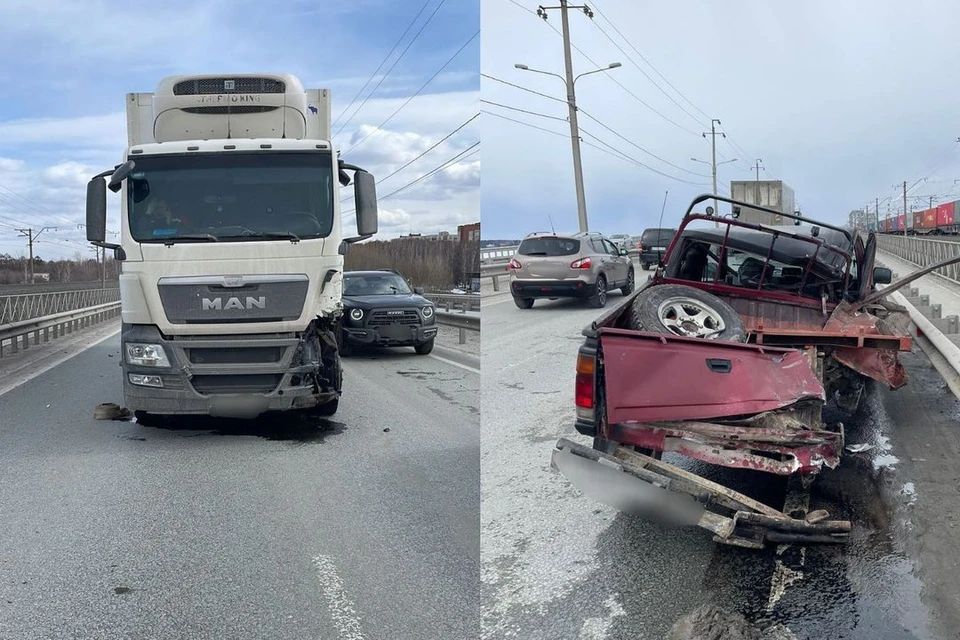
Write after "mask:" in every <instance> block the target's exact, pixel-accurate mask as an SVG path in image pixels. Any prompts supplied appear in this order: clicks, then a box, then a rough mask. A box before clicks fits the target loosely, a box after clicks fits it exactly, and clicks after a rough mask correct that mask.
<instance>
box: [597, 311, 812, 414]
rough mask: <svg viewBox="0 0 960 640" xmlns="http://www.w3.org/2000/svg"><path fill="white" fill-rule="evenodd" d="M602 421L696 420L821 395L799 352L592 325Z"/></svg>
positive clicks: (766, 408)
mask: <svg viewBox="0 0 960 640" xmlns="http://www.w3.org/2000/svg"><path fill="white" fill-rule="evenodd" d="M600 346H601V349H602V350H603V367H604V380H605V383H604V384H605V394H606V398H605V404H606V407H607V421H608V422H609V423H610V424H618V423H626V422H640V423H645V422H663V421H683V420H704V419H708V418H721V417H730V416H745V415H752V414H756V413H762V412H764V411H772V410H775V409H780V408H783V407H786V406H789V405H792V404H794V403H796V402H798V401H800V400H803V399H812V398H816V399H819V400H821V401H823V400H824V390H823V385H822V384H821V383H820V381H819V379H818V378H817V375H816V373H815V372H814V369H813V367H812V366H811V363H810V362H809V361H808V360H807V357H806V356H805V355H804V353H803V352H802V351H799V350H797V349H784V348H777V347H765V346H762V345H752V344H742V343H737V342H718V341H713V340H702V339H698V338H681V337H678V336H669V335H664V334H659V333H647V332H641V331H630V330H624V329H609V328H601V329H600Z"/></svg>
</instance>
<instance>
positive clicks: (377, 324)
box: [340, 270, 437, 356]
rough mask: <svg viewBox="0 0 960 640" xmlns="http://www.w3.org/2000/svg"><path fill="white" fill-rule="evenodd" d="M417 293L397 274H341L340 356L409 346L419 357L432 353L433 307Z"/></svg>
mask: <svg viewBox="0 0 960 640" xmlns="http://www.w3.org/2000/svg"><path fill="white" fill-rule="evenodd" d="M421 293H423V290H422V289H420V288H419V287H417V289H416V290H411V289H410V285H408V284H407V281H406V280H405V279H404V277H403V276H402V275H401V274H400V272H398V271H393V270H385V271H346V272H344V274H343V321H342V323H341V332H340V354H341V355H344V356H349V355H350V354H351V353H352V351H353V348H354V347H355V346H363V345H371V346H373V345H376V346H382V347H405V346H407V347H409V346H412V347H413V348H414V350H416V352H417V353H419V354H420V355H426V354H428V353H430V352H431V351H433V340H434V338H435V337H436V336H437V319H436V313H435V311H436V305H434V304H433V303H432V302H430V301H429V300H427V299H426V298H424V297H423V296H422V295H420V294H421Z"/></svg>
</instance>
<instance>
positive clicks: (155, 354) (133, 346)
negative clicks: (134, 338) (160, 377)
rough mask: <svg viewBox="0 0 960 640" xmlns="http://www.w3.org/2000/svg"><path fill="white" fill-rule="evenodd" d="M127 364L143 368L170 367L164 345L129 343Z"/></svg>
mask: <svg viewBox="0 0 960 640" xmlns="http://www.w3.org/2000/svg"><path fill="white" fill-rule="evenodd" d="M127 364H135V365H139V366H141V367H169V366H170V361H169V360H167V353H166V351H164V350H163V345H159V344H141V343H136V342H130V343H127Z"/></svg>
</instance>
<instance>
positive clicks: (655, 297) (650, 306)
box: [627, 284, 747, 342]
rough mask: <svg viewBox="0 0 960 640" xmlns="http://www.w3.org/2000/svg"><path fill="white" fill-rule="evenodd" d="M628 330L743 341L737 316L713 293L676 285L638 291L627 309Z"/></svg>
mask: <svg viewBox="0 0 960 640" xmlns="http://www.w3.org/2000/svg"><path fill="white" fill-rule="evenodd" d="M627 322H628V324H629V326H630V328H631V329H635V330H637V331H652V332H654V333H666V334H670V335H675V336H682V337H685V338H704V339H706V340H723V341H726V342H746V340H747V331H746V328H745V327H744V326H743V320H741V318H740V315H739V314H738V313H737V312H736V311H734V309H733V307H731V306H730V305H728V304H727V303H726V302H724V301H723V300H721V299H720V298H718V297H717V296H715V295H713V294H710V293H707V292H706V291H702V290H701V289H696V288H694V287H687V286H684V285H679V284H661V285H655V286H652V287H649V288H648V289H646V290H644V291H642V292H641V293H640V294H639V295H637V297H636V298H634V299H633V303H632V304H631V305H630V309H629V310H628V312H627Z"/></svg>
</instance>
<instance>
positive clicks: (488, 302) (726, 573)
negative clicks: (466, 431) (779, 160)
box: [481, 295, 960, 640]
mask: <svg viewBox="0 0 960 640" xmlns="http://www.w3.org/2000/svg"><path fill="white" fill-rule="evenodd" d="M618 301H619V296H617V295H613V296H611V298H610V301H609V303H608V304H610V305H614V304H617V303H618ZM483 309H484V312H483V313H484V330H485V337H484V340H483V344H482V361H483V378H482V381H481V410H482V412H483V430H482V434H481V437H482V443H481V451H482V457H481V470H482V471H481V496H482V504H483V510H482V515H481V520H482V532H481V548H482V565H483V569H482V571H483V573H482V576H483V585H482V605H483V614H482V615H483V637H484V638H488V639H491V640H492V639H494V638H496V639H500V638H523V639H530V640H534V639H541V638H542V639H544V640H546V639H556V638H591V639H601V638H609V639H620V638H630V639H631V640H633V639H644V638H651V639H652V638H657V639H660V638H663V637H664V635H665V634H666V633H667V631H668V630H669V629H670V627H671V626H672V625H673V623H674V622H675V621H676V620H677V619H678V618H679V617H681V616H683V615H684V614H686V613H688V612H690V611H691V610H693V609H694V608H695V607H696V606H697V605H699V604H701V603H704V602H711V603H715V604H717V605H719V606H721V607H723V608H725V609H729V610H734V611H739V612H741V613H743V614H744V615H746V616H747V618H748V619H749V620H751V621H753V622H756V623H758V624H760V625H761V626H769V625H773V624H780V625H782V626H784V627H786V628H787V629H788V630H789V631H790V632H792V634H793V635H794V636H795V637H797V638H810V639H813V638H824V637H829V638H850V639H859V638H863V639H871V640H873V639H884V640H885V639H890V640H893V639H901V638H902V639H912V638H917V639H921V638H922V639H926V638H954V637H957V636H955V635H950V634H951V633H956V632H955V631H953V630H955V629H958V628H960V618H958V616H957V613H958V610H960V607H958V606H957V602H956V597H957V596H956V593H957V590H956V589H955V588H954V586H953V580H952V578H949V576H950V575H956V573H955V567H956V564H957V558H958V553H957V550H956V549H955V548H954V547H951V546H949V545H948V544H946V539H947V537H948V536H950V535H952V534H953V533H954V532H955V531H956V530H955V529H952V528H951V527H950V526H949V525H950V521H948V519H947V518H948V516H947V515H946V514H945V513H943V512H942V511H941V509H943V510H944V511H946V510H947V509H949V508H950V507H953V508H954V510H953V512H952V513H960V504H958V502H960V499H958V498H957V497H956V493H957V492H956V486H957V483H956V478H957V474H958V471H957V470H958V469H960V465H957V464H956V460H957V459H958V456H957V451H956V446H957V443H958V428H957V427H956V425H957V417H958V414H960V410H958V403H957V400H956V399H955V398H954V397H953V396H952V394H950V393H949V391H945V390H944V389H943V388H942V387H943V384H942V381H940V380H939V378H938V377H937V375H936V371H935V370H933V369H932V367H931V365H930V364H929V361H928V360H927V359H926V357H925V356H924V355H923V354H922V352H919V353H917V354H905V355H904V358H903V360H904V362H905V365H906V366H907V370H908V372H909V374H910V375H911V378H912V379H911V382H910V384H909V385H908V386H907V387H905V388H903V389H901V390H898V391H894V392H891V391H888V390H885V389H879V388H874V389H872V390H871V394H870V396H869V398H868V400H867V402H866V405H865V407H864V408H863V409H861V411H860V412H859V413H858V414H856V415H853V416H850V415H847V414H842V413H840V412H838V411H830V412H828V413H827V415H826V418H827V420H829V421H832V422H836V421H842V422H843V423H844V425H845V429H846V434H847V443H866V444H872V445H873V447H872V448H871V449H869V450H868V451H866V452H864V453H861V454H856V455H847V456H846V457H845V458H844V462H843V464H842V465H841V467H840V468H838V469H836V470H833V471H828V472H825V473H824V474H823V475H822V476H821V478H819V479H818V480H817V482H816V483H815V484H814V485H813V488H812V490H811V493H810V498H809V507H808V508H809V509H810V510H813V509H819V508H823V509H827V510H828V511H830V512H831V515H832V517H835V518H849V519H851V520H852V521H853V522H854V530H853V532H852V534H851V539H850V541H849V542H848V544H847V545H845V546H843V547H823V546H819V547H807V548H805V549H801V548H797V547H794V546H788V545H785V546H781V547H779V548H773V549H769V550H766V551H762V552H756V551H749V550H744V549H739V548H735V547H727V546H723V545H716V544H714V543H713V542H712V541H711V539H710V536H709V534H707V533H706V532H705V531H701V530H699V529H696V528H681V529H663V528H661V527H660V526H657V525H654V524H652V523H649V522H646V521H644V520H640V519H638V518H635V517H632V516H628V515H625V514H622V513H619V512H616V511H613V510H612V509H609V508H607V507H605V506H603V505H599V504H597V503H594V502H592V501H590V500H589V499H587V498H585V497H584V496H582V495H581V494H579V493H578V492H576V491H575V490H573V489H572V488H570V487H569V485H567V484H566V483H565V481H564V480H563V478H562V477H561V476H559V475H558V474H556V473H554V472H552V471H551V470H550V467H549V459H550V452H551V449H552V447H553V443H554V442H555V441H556V439H557V438H558V437H561V436H564V437H569V438H572V439H576V440H579V441H582V442H585V443H586V444H589V442H588V441H587V439H586V438H584V437H582V436H579V435H578V434H576V432H574V431H573V428H572V425H573V374H574V365H575V358H576V350H577V347H578V345H579V343H580V341H581V339H582V338H581V336H580V330H581V329H582V328H583V326H585V325H586V324H587V323H588V322H590V321H591V320H593V319H594V318H596V317H597V316H598V315H599V314H600V312H599V311H597V310H593V309H586V308H585V307H584V306H583V305H582V304H579V303H577V302H573V301H553V302H551V301H538V302H537V303H536V305H535V306H534V308H533V309H532V310H530V311H522V310H519V309H517V308H516V307H515V306H514V305H513V303H512V301H511V300H510V298H509V295H507V296H493V297H488V298H487V299H485V300H484V306H483ZM920 422H922V423H923V425H922V427H920V426H918V424H915V423H920ZM940 448H944V449H943V451H942V452H941V451H940ZM916 450H925V451H926V452H927V454H929V458H928V459H927V461H924V456H921V455H919V454H918V453H916ZM931 450H932V451H934V452H937V454H936V456H943V457H944V461H940V462H938V464H937V465H936V468H932V467H930V462H929V460H930V459H933V458H934V457H936V456H935V455H934V454H931V453H930V452H931ZM909 452H913V453H909ZM911 455H912V458H911ZM951 455H952V462H953V466H952V467H951V466H950V465H948V464H947V463H946V462H945V459H946V456H951ZM664 459H665V460H666V461H669V462H673V463H675V464H676V463H678V462H680V461H681V460H682V459H681V458H678V457H675V456H672V455H667V456H665V458H664ZM914 460H915V461H914ZM682 464H683V466H684V467H686V468H688V469H690V470H692V471H695V472H697V473H701V474H703V475H706V476H707V477H710V478H711V479H713V480H717V481H722V482H724V483H726V484H729V485H730V486H732V487H733V488H735V489H738V490H740V491H743V492H745V493H748V494H750V495H752V496H753V497H755V498H757V499H760V500H763V501H765V502H767V503H768V504H771V505H774V506H776V507H777V508H782V507H783V505H784V500H785V497H786V496H787V486H786V482H785V481H783V480H781V479H777V478H772V477H770V476H766V475H764V474H757V473H755V472H750V471H739V470H728V469H717V468H711V467H709V466H708V465H704V464H700V463H695V462H691V461H684V462H683V463H682ZM918 465H925V467H924V469H925V471H920V470H919V469H920V467H919V466H918ZM944 483H946V484H944ZM948 489H949V490H951V491H953V497H951V498H950V500H949V501H948V503H947V504H946V505H945V504H944V502H943V500H944V496H943V494H946V493H947V490H948ZM790 495H791V496H793V495H794V494H790ZM951 517H955V516H951ZM953 540H954V541H956V540H957V538H956V537H954V538H953ZM924 548H926V552H924V551H923V549H924ZM938 553H939V554H941V555H942V556H943V557H942V558H940V559H939V560H937V559H936V558H937V555H936V554H938ZM950 568H954V570H953V573H952V574H951V573H949V570H950Z"/></svg>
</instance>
